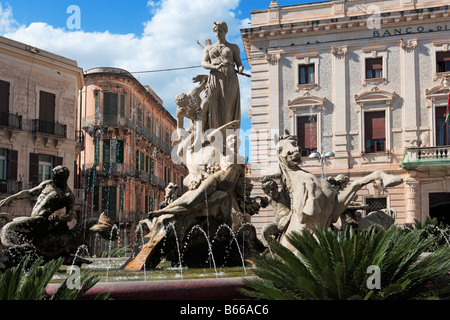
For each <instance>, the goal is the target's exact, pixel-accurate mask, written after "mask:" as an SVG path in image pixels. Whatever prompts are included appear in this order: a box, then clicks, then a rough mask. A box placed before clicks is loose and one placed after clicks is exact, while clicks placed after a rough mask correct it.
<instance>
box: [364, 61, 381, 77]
mask: <svg viewBox="0 0 450 320" xmlns="http://www.w3.org/2000/svg"><path fill="white" fill-rule="evenodd" d="M382 77H383V58H372V59H366V79H374V78H382Z"/></svg>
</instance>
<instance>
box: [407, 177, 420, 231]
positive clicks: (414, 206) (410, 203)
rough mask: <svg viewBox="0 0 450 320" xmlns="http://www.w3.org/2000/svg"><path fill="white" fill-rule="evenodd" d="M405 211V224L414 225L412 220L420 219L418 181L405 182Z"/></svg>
mask: <svg viewBox="0 0 450 320" xmlns="http://www.w3.org/2000/svg"><path fill="white" fill-rule="evenodd" d="M405 183H406V194H405V200H406V210H405V223H414V219H420V218H421V217H420V193H419V192H418V188H419V181H417V180H416V179H414V178H411V177H409V178H407V179H406V181H405Z"/></svg>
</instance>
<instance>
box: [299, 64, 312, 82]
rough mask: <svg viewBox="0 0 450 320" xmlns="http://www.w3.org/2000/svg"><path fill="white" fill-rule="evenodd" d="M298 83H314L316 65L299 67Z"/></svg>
mask: <svg viewBox="0 0 450 320" xmlns="http://www.w3.org/2000/svg"><path fill="white" fill-rule="evenodd" d="M298 68H299V69H298V77H299V79H298V83H299V84H307V83H314V81H315V79H314V64H304V65H299V66H298Z"/></svg>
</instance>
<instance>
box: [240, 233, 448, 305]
mask: <svg viewBox="0 0 450 320" xmlns="http://www.w3.org/2000/svg"><path fill="white" fill-rule="evenodd" d="M432 241H433V239H432V238H428V239H423V237H422V236H421V235H420V233H419V232H418V231H417V230H412V231H411V232H404V231H403V230H401V229H399V228H398V227H396V226H392V227H391V228H389V229H388V230H385V231H380V232H376V231H375V229H369V230H366V231H362V232H355V231H354V230H353V229H352V228H348V229H347V230H345V231H344V232H334V231H332V230H320V229H316V230H315V232H314V233H313V234H312V233H310V232H309V231H303V232H302V233H293V234H291V235H290V236H289V242H290V243H291V244H292V245H293V246H294V248H295V249H297V250H298V253H297V255H296V254H294V253H292V252H291V251H290V250H288V249H287V248H285V247H284V246H282V245H280V244H279V243H277V242H272V243H271V250H272V252H273V253H274V256H275V257H260V258H259V259H258V260H257V262H256V270H255V273H256V275H257V276H258V278H257V279H249V280H245V283H246V284H247V285H248V286H249V287H250V288H252V289H253V290H243V291H244V293H246V294H247V295H249V296H251V297H255V298H260V299H282V300H288V299H301V300H303V299H307V300H310V299H312V300H343V299H358V300H362V299H377V300H378V299H433V298H440V297H447V296H448V295H449V293H450V285H449V284H450V277H449V276H448V275H447V271H448V270H450V259H449V258H450V248H448V247H443V248H440V249H438V250H436V251H435V252H434V253H433V254H430V255H427V256H426V257H420V258H419V256H421V254H422V253H424V251H425V250H426V248H428V247H429V246H430V243H431V242H432ZM371 265H374V266H378V267H379V268H380V272H381V273H380V279H381V288H380V290H377V289H369V288H368V285H367V282H368V281H367V280H368V279H369V277H370V276H371V272H369V273H368V267H369V266H371ZM369 280H370V279H369Z"/></svg>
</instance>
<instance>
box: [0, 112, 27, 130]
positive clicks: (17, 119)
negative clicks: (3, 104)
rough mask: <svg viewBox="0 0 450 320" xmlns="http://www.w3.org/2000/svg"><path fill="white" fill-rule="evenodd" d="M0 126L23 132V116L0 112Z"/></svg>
mask: <svg viewBox="0 0 450 320" xmlns="http://www.w3.org/2000/svg"><path fill="white" fill-rule="evenodd" d="M0 126H3V127H7V128H9V129H15V130H22V116H19V115H18V114H14V113H8V112H0Z"/></svg>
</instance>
